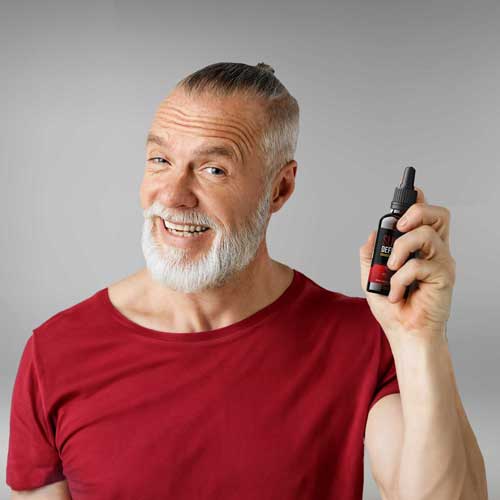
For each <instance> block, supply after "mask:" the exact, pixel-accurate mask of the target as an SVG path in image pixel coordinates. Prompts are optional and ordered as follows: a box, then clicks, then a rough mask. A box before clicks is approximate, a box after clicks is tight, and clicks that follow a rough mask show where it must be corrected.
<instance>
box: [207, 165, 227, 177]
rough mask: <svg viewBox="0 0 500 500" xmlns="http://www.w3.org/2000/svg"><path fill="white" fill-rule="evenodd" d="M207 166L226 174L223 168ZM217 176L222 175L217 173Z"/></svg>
mask: <svg viewBox="0 0 500 500" xmlns="http://www.w3.org/2000/svg"><path fill="white" fill-rule="evenodd" d="M207 168H213V169H215V170H218V171H219V172H222V173H223V174H225V172H224V170H222V169H221V168H218V167H207ZM215 177H220V176H219V175H216V176H215Z"/></svg>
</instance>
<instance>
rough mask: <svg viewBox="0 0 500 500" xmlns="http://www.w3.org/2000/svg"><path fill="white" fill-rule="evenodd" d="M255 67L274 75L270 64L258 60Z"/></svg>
mask: <svg viewBox="0 0 500 500" xmlns="http://www.w3.org/2000/svg"><path fill="white" fill-rule="evenodd" d="M256 67H257V68H259V69H262V70H264V71H267V72H269V73H272V74H273V75H274V68H273V67H272V66H269V64H266V63H263V62H260V63H259V64H257V65H256Z"/></svg>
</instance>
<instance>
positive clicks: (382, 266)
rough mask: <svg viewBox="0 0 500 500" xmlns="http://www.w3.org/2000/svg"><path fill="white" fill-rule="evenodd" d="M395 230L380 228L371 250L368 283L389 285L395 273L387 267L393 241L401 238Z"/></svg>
mask: <svg viewBox="0 0 500 500" xmlns="http://www.w3.org/2000/svg"><path fill="white" fill-rule="evenodd" d="M401 234H402V233H400V232H399V231H397V230H394V229H388V228H380V229H379V232H378V238H377V241H376V242H375V247H374V250H373V257H372V264H371V269H370V274H369V276H368V281H371V282H373V283H379V284H382V285H387V286H389V285H390V279H391V276H392V275H393V274H394V273H395V272H396V271H393V270H392V269H389V268H388V267H387V261H388V259H389V257H390V255H391V252H392V245H393V244H394V241H395V240H396V239H397V238H398V237H399V236H401Z"/></svg>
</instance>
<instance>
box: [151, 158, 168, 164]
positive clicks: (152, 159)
mask: <svg viewBox="0 0 500 500" xmlns="http://www.w3.org/2000/svg"><path fill="white" fill-rule="evenodd" d="M154 160H163V161H166V160H165V159H164V158H160V157H159V156H155V157H154V158H150V159H149V161H152V162H153V163H161V162H157V161H154Z"/></svg>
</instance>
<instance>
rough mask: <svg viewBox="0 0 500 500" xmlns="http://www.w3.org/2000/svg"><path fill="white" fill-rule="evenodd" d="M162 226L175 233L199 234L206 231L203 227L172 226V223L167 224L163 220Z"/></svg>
mask: <svg viewBox="0 0 500 500" xmlns="http://www.w3.org/2000/svg"><path fill="white" fill-rule="evenodd" d="M163 224H164V225H165V227H166V228H167V229H175V230H176V231H190V232H195V231H198V232H200V231H204V230H206V229H208V227H205V226H187V225H180V224H173V223H172V222H167V221H165V220H163Z"/></svg>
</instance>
